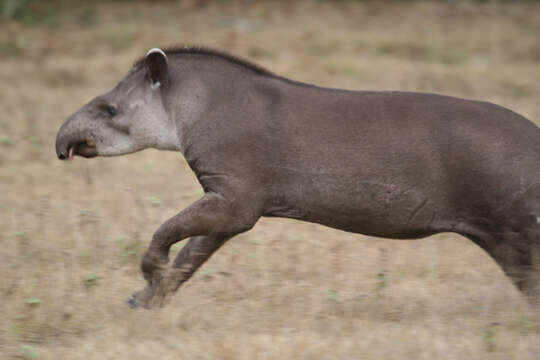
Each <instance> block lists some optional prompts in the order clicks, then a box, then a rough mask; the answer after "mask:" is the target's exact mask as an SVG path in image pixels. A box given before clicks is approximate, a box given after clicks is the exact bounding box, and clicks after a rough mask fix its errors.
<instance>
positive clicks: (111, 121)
mask: <svg viewBox="0 0 540 360" xmlns="http://www.w3.org/2000/svg"><path fill="white" fill-rule="evenodd" d="M169 87H170V79H169V70H168V60H167V56H166V54H165V53H164V52H163V51H162V50H160V49H152V50H150V51H149V52H148V53H147V54H146V56H145V58H144V59H143V60H142V61H139V62H138V63H137V65H135V66H134V67H133V68H132V69H131V71H130V72H129V73H128V74H127V75H126V76H125V77H124V78H123V79H122V80H121V81H120V82H119V83H118V85H116V87H115V88H114V89H112V90H111V91H109V92H107V93H105V94H103V95H100V96H98V97H96V98H94V99H93V100H91V101H90V102H89V103H87V104H86V105H84V106H83V107H82V108H81V109H79V110H78V111H77V112H75V113H74V114H73V115H71V116H70V117H69V118H68V119H67V120H66V121H65V122H64V124H63V125H62V126H61V127H60V130H59V131H58V134H57V136H56V154H57V155H58V158H59V159H61V160H64V159H72V158H73V156H74V155H80V156H84V157H94V156H114V155H122V154H128V153H132V152H135V151H139V150H142V149H145V148H151V147H153V148H158V149H164V150H178V149H179V140H178V134H177V132H176V126H175V123H174V119H172V118H170V117H169V115H168V113H167V111H166V106H165V103H166V102H165V97H166V95H167V91H168V90H169Z"/></svg>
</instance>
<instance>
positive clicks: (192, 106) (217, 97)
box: [56, 46, 540, 308]
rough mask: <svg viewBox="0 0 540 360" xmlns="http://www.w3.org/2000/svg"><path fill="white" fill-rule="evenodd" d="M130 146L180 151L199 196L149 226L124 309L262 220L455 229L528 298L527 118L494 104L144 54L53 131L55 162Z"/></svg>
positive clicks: (539, 144) (531, 150) (403, 231)
mask: <svg viewBox="0 0 540 360" xmlns="http://www.w3.org/2000/svg"><path fill="white" fill-rule="evenodd" d="M145 148H156V149H161V150H172V151H178V152H180V153H181V154H182V155H183V156H184V158H185V160H186V161H187V163H188V164H189V166H190V168H191V169H192V170H193V172H194V173H195V174H196V176H197V179H198V181H199V182H200V184H201V186H202V188H203V190H204V194H203V195H202V196H201V198H200V199H199V200H197V201H195V202H194V203H193V204H191V205H190V206H188V207H187V208H185V209H184V210H182V211H180V212H179V213H178V214H176V215H174V216H173V217H171V218H170V219H168V220H167V221H165V223H163V224H162V225H161V226H160V227H159V228H158V229H157V231H156V232H155V233H154V235H153V237H152V240H151V242H150V244H149V246H148V249H147V250H146V252H145V254H144V256H143V257H142V261H141V269H142V273H143V276H144V278H145V279H146V282H147V284H146V287H145V288H144V289H143V290H141V291H139V292H136V293H134V294H133V295H131V296H130V297H129V298H128V304H129V305H130V306H131V307H138V306H139V307H143V308H151V307H156V306H157V307H159V306H163V305H164V304H166V303H167V302H168V301H169V299H170V298H171V296H172V295H173V294H174V293H175V291H176V290H177V289H178V288H179V287H180V285H181V284H182V283H183V282H185V281H186V280H188V279H189V278H190V276H191V275H192V274H193V273H194V272H195V271H196V270H197V268H198V267H199V266H201V264H203V263H204V262H205V261H206V260H207V259H208V258H209V257H210V256H211V255H212V254H213V253H214V252H215V251H216V250H218V249H219V248H220V246H222V245H223V244H224V243H225V242H226V241H227V240H229V239H231V238H232V237H233V236H235V235H237V234H240V233H242V232H245V231H248V230H250V229H251V228H252V227H253V226H254V225H255V223H256V222H257V220H258V219H259V218H261V217H263V216H264V217H285V218H292V219H297V220H303V221H308V222H313V223H318V224H322V225H325V226H329V227H332V228H336V229H341V230H345V231H348V232H353V233H359V234H365V235H370V236H375V237H384V238H393V239H417V238H422V237H426V236H429V235H432V234H436V233H441V232H453V233H457V234H461V235H463V236H465V237H467V238H468V239H470V240H471V241H473V242H474V243H475V244H477V245H478V246H480V247H481V248H482V249H484V250H485V251H486V252H487V253H488V254H489V255H490V256H491V257H492V258H493V259H494V260H495V261H496V262H497V263H498V264H499V265H500V267H501V268H502V269H503V271H504V272H505V273H506V275H507V276H508V277H509V278H510V279H511V280H512V281H513V283H514V284H515V285H516V286H517V287H518V288H519V289H520V290H521V291H522V292H523V293H524V294H526V296H527V298H529V299H538V297H539V293H540V292H539V288H540V287H539V286H538V279H539V276H538V274H539V270H538V268H537V267H535V263H536V261H537V260H538V258H539V257H540V166H539V165H540V128H539V127H538V126H536V125H535V124H534V123H533V122H531V121H529V120H527V119H526V118H525V117H523V116H521V115H519V114H517V113H515V112H513V111H511V110H508V109H506V108H504V107H501V106H498V105H494V104H491V103H489V102H483V101H472V100H465V99H460V98H456V97H450V96H443V95H437V94H429V93H415V92H402V91H350V90H340V89H331V88H325V87H320V86H315V85H310V84H307V83H303V82H299V81H294V80H291V79H288V78H285V77H282V76H279V75H276V74H274V73H272V72H270V71H268V70H266V69H264V68H262V67H260V66H258V65H256V64H253V63H251V62H249V61H246V60H243V59H241V58H239V57H236V56H233V55H230V54H228V53H226V52H221V51H219V50H214V49H210V48H204V47H195V46H184V47H178V48H169V49H164V50H162V49H159V48H154V49H151V50H150V51H149V52H148V53H147V54H146V55H145V56H144V57H142V58H141V59H139V60H137V61H136V62H135V63H134V65H133V66H132V68H131V69H130V71H129V72H128V73H127V75H126V76H125V77H124V78H123V79H121V80H120V82H119V83H118V84H117V85H116V87H114V89H112V90H110V91H109V92H106V93H104V94H102V95H99V96H97V97H96V98H94V99H93V100H91V101H90V102H88V103H87V104H86V105H84V106H83V107H82V108H80V109H79V110H78V111H77V112H75V113H74V114H72V115H71V116H70V117H69V118H68V119H67V120H66V121H65V122H64V124H63V125H62V126H61V127H60V129H59V131H58V134H57V138H56V154H57V156H58V158H59V159H61V160H66V159H72V158H73V157H74V156H82V157H85V158H92V157H96V156H115V155H122V154H128V153H132V152H135V151H138V150H142V149H145ZM171 188H173V185H171ZM187 238H190V240H189V242H188V244H187V245H186V246H185V247H183V248H182V250H181V251H180V253H179V254H178V256H177V257H176V259H175V260H174V262H172V264H169V249H170V247H171V246H172V245H173V244H174V243H176V242H178V241H181V240H184V239H187ZM359 256H360V255H359Z"/></svg>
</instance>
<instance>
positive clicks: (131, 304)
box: [126, 294, 139, 309]
mask: <svg viewBox="0 0 540 360" xmlns="http://www.w3.org/2000/svg"><path fill="white" fill-rule="evenodd" d="M126 304H127V306H129V308H130V309H135V308H137V307H138V306H139V304H137V299H136V298H135V294H132V295H130V296H128V298H127V299H126Z"/></svg>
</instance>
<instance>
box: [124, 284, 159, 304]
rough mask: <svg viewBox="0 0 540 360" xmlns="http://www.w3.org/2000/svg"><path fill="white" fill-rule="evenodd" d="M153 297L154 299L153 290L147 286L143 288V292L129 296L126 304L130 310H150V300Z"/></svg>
mask: <svg viewBox="0 0 540 360" xmlns="http://www.w3.org/2000/svg"><path fill="white" fill-rule="evenodd" d="M153 297H154V290H153V289H152V287H150V286H147V287H146V288H144V290H142V291H138V292H136V293H133V294H132V295H130V296H129V297H128V298H127V299H126V303H127V305H128V306H129V307H130V308H131V309H136V308H144V309H150V308H151V307H152V306H151V303H150V302H151V301H150V300H152V298H153Z"/></svg>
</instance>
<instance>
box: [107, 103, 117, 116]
mask: <svg viewBox="0 0 540 360" xmlns="http://www.w3.org/2000/svg"><path fill="white" fill-rule="evenodd" d="M105 112H106V113H107V115H109V116H110V117H113V116H114V115H116V113H117V111H116V107H115V106H114V105H107V106H106V107H105Z"/></svg>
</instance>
